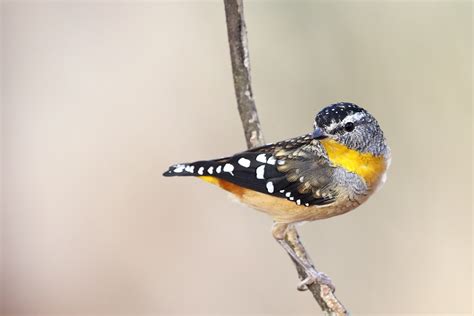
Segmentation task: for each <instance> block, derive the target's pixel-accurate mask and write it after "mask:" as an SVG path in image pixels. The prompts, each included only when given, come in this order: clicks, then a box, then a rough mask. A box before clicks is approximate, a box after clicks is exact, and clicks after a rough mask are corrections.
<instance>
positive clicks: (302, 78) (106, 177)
mask: <svg viewBox="0 0 474 316" xmlns="http://www.w3.org/2000/svg"><path fill="white" fill-rule="evenodd" d="M246 15H247V20H248V21H247V22H248V27H249V32H250V33H249V41H250V50H251V63H252V70H253V81H254V90H255V94H256V100H257V103H258V108H259V112H260V117H261V121H262V126H263V128H264V132H265V136H266V140H267V141H268V142H272V141H277V140H280V139H284V138H289V137H292V136H296V135H300V134H302V133H306V132H308V131H309V130H310V129H311V127H312V120H313V116H314V115H315V113H316V112H317V111H318V110H319V109H321V108H322V107H323V106H325V105H327V104H329V103H332V102H335V101H340V100H346V101H352V102H355V103H358V104H360V105H363V106H365V107H366V108H367V109H369V110H370V111H371V112H372V113H373V114H374V115H375V116H376V117H377V118H378V120H379V122H380V124H381V126H382V127H383V129H384V131H385V133H386V136H387V138H388V140H389V143H390V145H391V147H392V151H393V162H392V168H391V170H390V174H389V179H388V182H387V184H386V186H385V187H384V188H383V190H382V191H380V192H379V193H378V194H377V195H376V196H374V197H373V198H372V199H371V200H370V201H369V202H368V203H367V204H366V205H364V206H362V207H361V208H360V209H358V210H356V211H354V212H352V213H349V214H347V215H344V216H340V217H337V218H333V219H329V220H326V221H322V222H316V223H311V224H306V225H305V226H303V228H302V237H303V240H304V241H305V243H306V245H307V248H308V249H309V250H310V252H311V254H312V256H313V259H315V261H316V263H317V266H318V267H319V268H320V269H321V270H322V271H324V272H326V273H327V274H329V275H330V276H331V277H332V279H333V280H334V282H335V284H336V286H337V294H338V296H339V297H340V298H341V299H342V300H343V301H344V303H345V304H346V305H347V307H349V308H350V310H351V311H352V312H353V313H354V314H356V315H365V314H369V313H377V314H388V313H400V314H408V313H410V314H418V313H425V314H429V315H432V314H434V313H465V314H470V311H471V299H472V283H471V282H472V273H471V266H472V260H471V258H472V257H471V253H472V234H471V229H472V227H471V224H472V215H471V192H472V183H471V175H472V173H471V171H472V169H471V168H472V165H471V161H472V153H471V147H472V133H471V132H472V130H471V125H472V107H471V87H472V60H471V56H472V48H471V47H472V46H471V44H472V31H471V19H472V5H471V3H469V2H467V1H465V2H460V1H456V2H454V1H440V2H428V1H424V2H413V1H404V2H316V1H313V2H289V1H288V2H276V1H275V2H256V1H255V2H249V3H247V5H246ZM1 22H2V32H1V35H2V50H1V52H2V60H1V67H2V79H3V80H2V86H1V87H2V103H3V121H2V134H3V137H2V141H3V151H2V156H3V168H2V171H3V176H2V177H3V193H4V194H3V204H2V217H3V218H2V229H1V232H2V248H3V256H2V282H1V285H2V298H3V300H2V310H3V314H4V315H17V314H35V315H37V314H42V315H52V314H56V315H98V314H100V315H117V314H120V315H264V314H265V315H314V314H315V313H317V312H318V308H317V307H316V306H315V303H314V301H313V300H312V298H311V297H310V295H309V294H307V293H299V292H297V291H296V290H295V286H296V283H297V278H296V274H295V271H294V268H293V266H292V263H291V262H290V260H289V259H288V258H287V256H286V255H285V254H284V252H283V250H281V249H280V248H279V246H278V245H277V244H276V243H275V242H274V241H273V239H272V237H271V234H270V226H271V221H270V219H269V218H267V217H266V216H265V215H263V214H260V213H257V212H254V211H252V210H250V209H247V208H246V207H244V206H241V205H238V204H236V203H233V202H231V201H230V200H229V199H228V197H227V194H226V193H224V192H221V191H219V190H218V189H217V188H215V187H213V186H210V185H207V184H205V183H202V182H200V181H197V180H194V179H190V178H186V179H179V178H172V179H170V178H163V177H162V176H161V173H162V172H163V171H164V170H165V169H166V168H167V166H168V165H169V164H172V163H175V162H181V161H190V160H199V159H206V158H216V157H219V156H223V155H228V154H232V153H234V152H237V151H240V150H242V149H244V147H245V142H244V138H243V133H242V130H241V126H240V122H239V117H238V114H237V111H236V105H235V98H234V92H233V86H232V78H231V69H230V62H229V57H228V47H227V39H226V30H225V26H224V13H223V6H222V4H221V2H220V1H215V2H173V3H172V2H167V3H164V2H146V3H136V2H112V1H109V2H104V3H99V2H93V1H90V2H82V3H81V2H72V1H71V2H67V3H66V2H35V3H33V2H32V3H29V2H26V1H21V2H19V1H8V2H4V3H3V4H2V13H1Z"/></svg>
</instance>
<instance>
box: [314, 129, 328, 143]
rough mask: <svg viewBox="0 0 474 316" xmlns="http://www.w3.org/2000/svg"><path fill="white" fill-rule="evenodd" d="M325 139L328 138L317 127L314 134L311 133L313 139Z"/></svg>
mask: <svg viewBox="0 0 474 316" xmlns="http://www.w3.org/2000/svg"><path fill="white" fill-rule="evenodd" d="M326 137H328V135H326V134H325V133H324V132H323V130H322V129H320V128H319V127H317V128H316V129H315V130H314V132H313V138H314V139H318V140H320V139H325V138H326Z"/></svg>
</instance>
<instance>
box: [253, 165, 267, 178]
mask: <svg viewBox="0 0 474 316" xmlns="http://www.w3.org/2000/svg"><path fill="white" fill-rule="evenodd" d="M255 173H256V177H257V179H265V165H261V166H259V167H258V168H257V169H256V170H255Z"/></svg>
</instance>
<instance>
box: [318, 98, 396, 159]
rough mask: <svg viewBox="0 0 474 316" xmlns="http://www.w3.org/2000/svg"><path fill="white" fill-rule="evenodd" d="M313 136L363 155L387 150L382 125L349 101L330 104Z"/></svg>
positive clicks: (321, 112)
mask: <svg viewBox="0 0 474 316" xmlns="http://www.w3.org/2000/svg"><path fill="white" fill-rule="evenodd" d="M313 137H314V138H315V139H318V140H320V141H322V142H323V143H324V140H326V141H327V140H332V141H334V142H337V143H339V144H341V145H344V146H346V147H348V148H349V149H353V150H356V151H358V152H360V153H371V154H372V155H374V156H382V155H386V154H387V151H388V147H387V145H386V142H385V138H384V135H383V132H382V129H381V128H380V126H379V124H378V123H377V121H376V120H375V118H374V117H373V116H372V115H371V114H370V113H369V112H367V111H366V110H364V109H363V108H361V107H359V106H357V105H355V104H353V103H347V102H340V103H335V104H331V105H329V106H327V107H325V108H324V109H322V110H321V111H320V112H319V113H318V114H317V115H316V118H315V120H314V131H313Z"/></svg>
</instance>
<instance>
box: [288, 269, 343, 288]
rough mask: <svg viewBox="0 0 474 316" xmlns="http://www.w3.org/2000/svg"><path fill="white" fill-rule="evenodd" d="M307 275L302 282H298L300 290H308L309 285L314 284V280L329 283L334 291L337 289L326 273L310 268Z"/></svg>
mask: <svg viewBox="0 0 474 316" xmlns="http://www.w3.org/2000/svg"><path fill="white" fill-rule="evenodd" d="M306 275H307V277H306V279H304V280H303V281H301V282H300V284H298V287H297V289H298V291H306V290H307V289H308V285H310V284H313V283H314V282H317V283H319V284H324V285H327V286H328V287H329V288H330V289H331V291H332V292H334V291H335V290H336V288H335V286H334V284H332V281H331V279H330V278H329V277H328V276H327V275H326V274H325V273H323V272H318V271H316V270H312V271H311V270H310V271H306Z"/></svg>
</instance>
